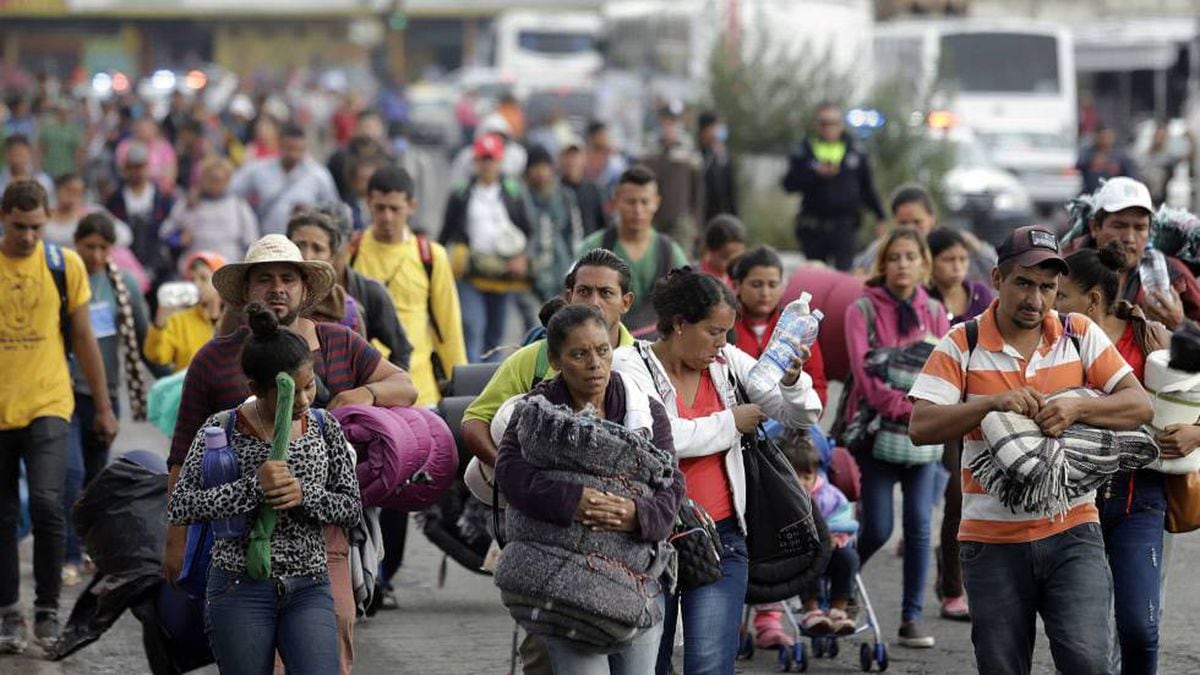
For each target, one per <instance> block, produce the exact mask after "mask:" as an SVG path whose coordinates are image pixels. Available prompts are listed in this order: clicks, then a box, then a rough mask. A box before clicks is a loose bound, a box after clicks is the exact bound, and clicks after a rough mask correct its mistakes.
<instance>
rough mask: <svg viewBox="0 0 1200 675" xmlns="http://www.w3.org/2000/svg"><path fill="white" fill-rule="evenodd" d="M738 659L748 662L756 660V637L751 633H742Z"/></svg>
mask: <svg viewBox="0 0 1200 675" xmlns="http://www.w3.org/2000/svg"><path fill="white" fill-rule="evenodd" d="M737 657H738V658H739V659H743V660H746V661H749V660H750V659H752V658H754V636H753V635H751V634H750V631H742V638H741V642H739V644H738V653H737Z"/></svg>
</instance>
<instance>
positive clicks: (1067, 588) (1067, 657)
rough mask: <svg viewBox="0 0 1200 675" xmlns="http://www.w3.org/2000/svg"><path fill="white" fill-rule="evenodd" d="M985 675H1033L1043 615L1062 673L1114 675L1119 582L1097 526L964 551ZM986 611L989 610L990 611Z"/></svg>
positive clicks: (963, 546)
mask: <svg viewBox="0 0 1200 675" xmlns="http://www.w3.org/2000/svg"><path fill="white" fill-rule="evenodd" d="M959 547H960V557H961V559H962V566H963V578H964V580H965V581H966V586H967V595H969V596H970V598H971V606H972V607H973V608H976V610H977V611H972V612H971V642H972V643H974V645H975V661H976V663H977V665H978V668H979V672H981V673H989V675H990V674H992V673H995V674H996V675H1010V674H1011V675H1026V674H1027V673H1029V672H1030V667H1031V661H1032V659H1033V643H1034V639H1035V637H1036V631H1037V617H1038V615H1039V614H1040V615H1041V617H1042V622H1043V623H1044V624H1045V626H1046V637H1048V638H1049V639H1050V654H1051V655H1052V656H1053V657H1054V665H1055V666H1056V667H1057V668H1058V671H1059V672H1062V673H1071V675H1076V674H1078V675H1088V674H1089V673H1108V672H1110V669H1109V663H1108V657H1109V645H1110V642H1111V639H1112V638H1111V636H1110V635H1109V630H1110V618H1109V614H1110V612H1111V611H1112V576H1111V575H1110V573H1109V569H1108V560H1107V559H1106V558H1105V555H1104V536H1103V534H1101V531H1100V525H1099V524H1097V523H1084V524H1082V525H1076V526H1075V527H1073V528H1071V529H1069V530H1067V531H1066V532H1060V533H1059V534H1056V535H1054V536H1052V537H1046V538H1045V539H1039V540H1037V541H1033V542H1026V543H1021V544H984V543H980V542H977V541H964V542H961V543H960V544H959ZM984 608H986V609H984Z"/></svg>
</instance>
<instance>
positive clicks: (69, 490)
mask: <svg viewBox="0 0 1200 675" xmlns="http://www.w3.org/2000/svg"><path fill="white" fill-rule="evenodd" d="M111 401H112V407H113V414H114V415H117V416H120V414H121V413H120V410H121V409H120V408H119V407H117V400H116V399H115V398H114V399H111ZM95 419H96V402H95V401H94V400H92V397H91V396H89V395H87V394H80V393H78V392H76V393H75V414H74V415H72V416H71V435H70V436H69V437H68V453H69V454H68V456H67V460H68V462H67V482H66V485H65V488H64V490H63V508H65V509H66V514H67V548H66V558H65V560H66V562H68V563H71V564H74V565H78V564H79V563H81V562H83V545H82V542H81V541H80V540H79V536H78V535H77V534H75V517H74V508H75V502H76V501H78V500H79V494H80V493H81V492H83V489H84V488H86V487H87V486H88V484H89V483H91V482H92V479H93V478H95V477H96V475H97V474H99V473H100V472H101V471H102V470H104V467H105V466H107V465H108V444H107V443H105V442H104V439H103V438H101V437H100V436H99V435H97V434H96V432H95V431H93V430H92V424H93V422H94V421H95Z"/></svg>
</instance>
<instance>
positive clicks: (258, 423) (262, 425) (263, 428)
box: [252, 398, 274, 440]
mask: <svg viewBox="0 0 1200 675" xmlns="http://www.w3.org/2000/svg"><path fill="white" fill-rule="evenodd" d="M260 403H261V399H257V398H256V399H254V420H252V423H253V424H254V427H255V428H256V429H257V430H258V433H259V434H260V435H262V436H264V437H266V438H267V439H268V440H269V439H270V438H271V437H272V436H274V429H273V428H272V429H271V431H272V433H271V434H267V433H266V432H267V424H266V422H265V421H263V416H262V406H261V405H260Z"/></svg>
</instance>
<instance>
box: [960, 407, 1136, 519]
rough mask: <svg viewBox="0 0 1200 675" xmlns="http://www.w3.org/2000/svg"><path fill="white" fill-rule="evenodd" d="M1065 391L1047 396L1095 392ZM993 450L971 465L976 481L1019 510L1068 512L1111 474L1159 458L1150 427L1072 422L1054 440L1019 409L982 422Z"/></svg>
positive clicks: (992, 415) (1053, 513) (1051, 513)
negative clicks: (1102, 426)
mask: <svg viewBox="0 0 1200 675" xmlns="http://www.w3.org/2000/svg"><path fill="white" fill-rule="evenodd" d="M1100 395H1101V394H1098V393H1097V392H1095V391H1092V390H1088V389H1065V390H1063V391H1061V392H1058V393H1056V394H1054V395H1052V396H1049V397H1047V398H1046V400H1047V401H1053V400H1054V399H1056V398H1058V397H1061V396H1092V397H1097V396H1100ZM980 428H981V429H982V431H983V438H984V441H985V443H986V444H987V451H986V452H982V453H980V454H979V455H977V456H976V457H975V458H974V459H973V460H972V461H971V462H970V463H969V464H968V465H967V468H969V469H970V470H971V473H972V474H973V475H974V477H975V480H977V481H979V483H980V485H982V486H983V488H984V489H985V490H987V492H988V494H990V495H992V496H993V497H996V498H997V499H999V500H1000V502H1001V503H1002V504H1004V505H1005V506H1007V507H1009V508H1010V509H1012V510H1013V512H1016V511H1017V510H1018V509H1019V510H1021V511H1024V512H1025V513H1042V514H1045V515H1046V517H1048V518H1054V517H1055V516H1059V515H1063V514H1065V513H1066V512H1067V510H1068V509H1069V507H1070V502H1071V500H1072V499H1075V498H1077V497H1080V496H1082V495H1085V494H1087V493H1088V492H1091V491H1092V490H1095V489H1096V488H1097V487H1099V485H1100V484H1101V483H1103V482H1104V480H1105V479H1106V478H1108V476H1110V475H1112V474H1114V473H1117V472H1118V471H1122V470H1132V469H1139V468H1141V467H1143V466H1146V465H1147V464H1149V463H1151V462H1153V461H1154V460H1156V459H1158V454H1159V450H1158V446H1157V445H1156V444H1155V443H1154V440H1153V437H1152V436H1151V434H1150V433H1148V432H1147V431H1145V430H1144V429H1139V430H1136V431H1111V430H1108V429H1099V428H1096V427H1092V426H1087V425H1083V424H1072V425H1071V426H1070V427H1068V428H1067V430H1066V431H1064V432H1063V435H1062V437H1061V438H1048V437H1046V436H1044V435H1042V431H1041V429H1040V428H1039V427H1038V425H1037V423H1036V422H1034V421H1033V419H1031V418H1029V417H1026V416H1024V415H1019V414H1017V413H1007V412H1006V413H1001V412H993V413H988V415H987V416H986V417H984V418H983V423H982V424H980Z"/></svg>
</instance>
